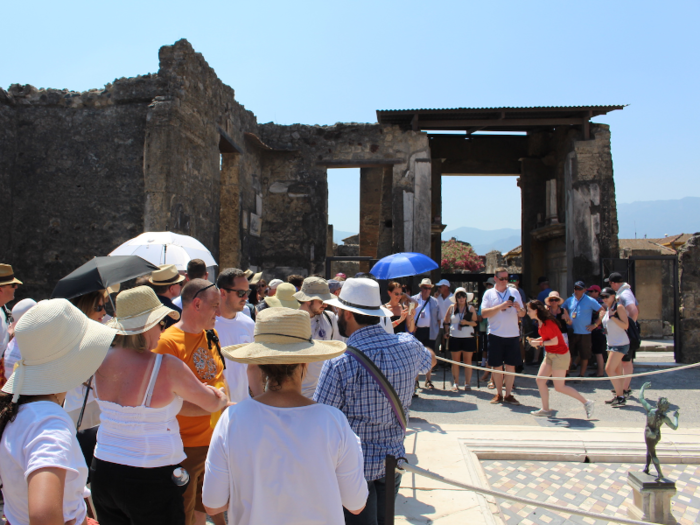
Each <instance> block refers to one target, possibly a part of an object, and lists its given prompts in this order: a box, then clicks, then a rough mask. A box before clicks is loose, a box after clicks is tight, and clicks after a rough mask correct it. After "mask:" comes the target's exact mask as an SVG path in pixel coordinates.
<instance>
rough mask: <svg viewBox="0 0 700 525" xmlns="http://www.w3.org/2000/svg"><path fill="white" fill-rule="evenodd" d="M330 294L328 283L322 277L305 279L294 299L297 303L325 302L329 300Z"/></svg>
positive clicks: (331, 295)
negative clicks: (316, 300) (315, 300)
mask: <svg viewBox="0 0 700 525" xmlns="http://www.w3.org/2000/svg"><path fill="white" fill-rule="evenodd" d="M332 297H333V294H332V293H331V290H330V287H329V286H328V281H326V280H325V279H323V278H322V277H307V278H306V279H304V282H303V283H302V285H301V290H299V291H298V292H297V293H295V294H294V298H295V299H296V300H297V301H299V302H302V303H304V302H308V301H313V300H314V299H318V300H320V301H327V300H328V299H331V298H332Z"/></svg>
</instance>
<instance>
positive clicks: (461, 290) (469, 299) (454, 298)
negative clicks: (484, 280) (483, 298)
mask: <svg viewBox="0 0 700 525" xmlns="http://www.w3.org/2000/svg"><path fill="white" fill-rule="evenodd" d="M458 293H463V294H466V295H467V303H471V302H472V301H473V300H474V294H473V293H471V292H467V290H465V289H464V287H462V286H460V287H459V288H457V289H456V290H455V293H454V295H452V296H450V301H452V302H453V303H456V302H457V294H458Z"/></svg>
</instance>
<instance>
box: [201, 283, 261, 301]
mask: <svg viewBox="0 0 700 525" xmlns="http://www.w3.org/2000/svg"><path fill="white" fill-rule="evenodd" d="M221 289H222V290H226V291H227V292H229V293H235V294H236V295H237V296H238V297H239V298H241V299H242V298H243V297H248V296H249V295H250V291H251V290H250V288H249V289H247V290H234V289H233V288H224V287H223V286H222V287H221ZM195 297H196V296H195Z"/></svg>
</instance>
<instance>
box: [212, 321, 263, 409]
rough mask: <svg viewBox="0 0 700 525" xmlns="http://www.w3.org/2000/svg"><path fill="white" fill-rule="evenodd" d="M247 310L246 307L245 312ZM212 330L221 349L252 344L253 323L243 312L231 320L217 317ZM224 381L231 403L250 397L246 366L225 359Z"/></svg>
mask: <svg viewBox="0 0 700 525" xmlns="http://www.w3.org/2000/svg"><path fill="white" fill-rule="evenodd" d="M247 309H248V308H247V307H246V308H245V310H247ZM214 328H216V332H217V333H218V334H219V344H220V345H221V348H223V347H225V346H231V345H240V344H243V343H252V342H253V332H254V331H255V321H253V320H252V319H251V318H250V317H248V316H247V315H245V314H244V313H243V312H238V313H237V314H236V317H234V318H233V319H226V318H225V317H217V318H216V325H215V326H214ZM224 379H226V384H227V385H228V389H229V394H230V395H231V397H230V399H231V401H233V402H234V403H240V402H241V401H243V400H244V399H246V398H248V397H250V394H249V393H248V386H249V385H248V365H245V364H243V363H236V362H235V361H231V360H229V359H226V369H225V370H224Z"/></svg>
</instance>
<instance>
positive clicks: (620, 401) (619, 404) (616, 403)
mask: <svg viewBox="0 0 700 525" xmlns="http://www.w3.org/2000/svg"><path fill="white" fill-rule="evenodd" d="M626 403H627V399H625V396H622V397H618V398H617V399H615V401H613V402H612V404H611V405H610V406H611V407H613V408H619V407H623V406H625V404H626Z"/></svg>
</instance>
